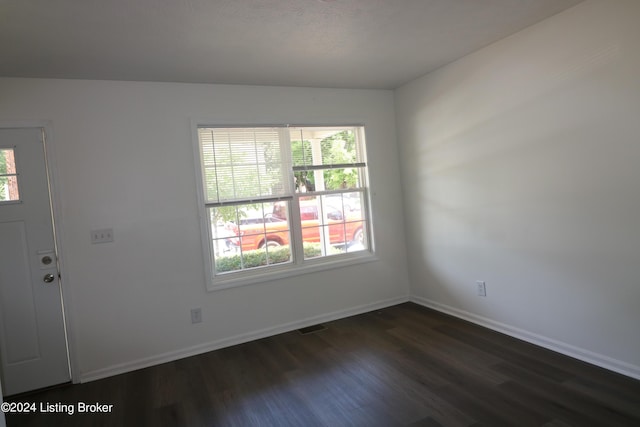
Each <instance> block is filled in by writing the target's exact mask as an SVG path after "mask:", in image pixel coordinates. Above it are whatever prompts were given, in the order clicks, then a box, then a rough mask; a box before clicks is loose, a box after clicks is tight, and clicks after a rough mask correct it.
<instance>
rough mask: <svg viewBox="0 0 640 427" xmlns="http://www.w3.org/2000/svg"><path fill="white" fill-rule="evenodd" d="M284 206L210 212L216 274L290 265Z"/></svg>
mask: <svg viewBox="0 0 640 427" xmlns="http://www.w3.org/2000/svg"><path fill="white" fill-rule="evenodd" d="M288 209H289V207H288V202H286V201H279V202H270V203H246V204H240V205H235V206H223V207H216V208H210V209H209V212H210V215H211V218H212V222H211V227H212V233H211V235H212V238H213V252H214V259H215V261H216V263H215V265H216V267H215V268H216V274H218V273H226V272H229V271H237V270H244V269H249V268H256V267H261V266H264V265H270V264H278V263H283V262H291V250H290V248H289V242H290V239H291V232H290V229H289V223H288V221H287V219H286V217H283V216H282V215H283V212H286V211H288Z"/></svg>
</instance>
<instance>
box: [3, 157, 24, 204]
mask: <svg viewBox="0 0 640 427" xmlns="http://www.w3.org/2000/svg"><path fill="white" fill-rule="evenodd" d="M18 200H20V191H19V189H18V171H17V170H16V157H15V151H14V149H13V148H0V203H3V202H14V201H18Z"/></svg>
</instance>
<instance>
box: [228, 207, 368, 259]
mask: <svg viewBox="0 0 640 427" xmlns="http://www.w3.org/2000/svg"><path fill="white" fill-rule="evenodd" d="M324 214H325V220H324V226H327V228H328V234H329V243H330V244H331V245H334V246H338V245H348V244H351V243H359V244H361V245H362V244H363V243H364V231H363V221H362V217H361V215H360V213H359V212H358V211H349V212H347V214H346V215H345V214H343V212H342V211H341V210H340V209H338V208H336V207H334V206H331V205H324ZM287 216H288V214H287V205H286V203H284V202H277V203H274V205H273V212H271V213H268V214H267V215H265V216H264V218H259V219H252V220H247V221H241V223H240V225H239V226H238V225H236V224H229V229H230V230H231V231H232V232H233V234H234V236H233V237H230V238H228V239H227V246H229V247H232V248H240V247H242V250H243V251H251V250H255V249H261V248H263V247H265V246H271V247H273V246H282V245H288V244H289V239H290V237H289V236H290V230H289V226H288V224H289V223H288V222H287V219H286V218H287ZM300 220H301V225H302V240H303V241H304V242H320V233H321V232H322V228H323V225H322V223H321V221H320V218H319V214H318V203H317V201H316V200H314V199H312V200H300Z"/></svg>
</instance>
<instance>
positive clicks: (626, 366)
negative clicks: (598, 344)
mask: <svg viewBox="0 0 640 427" xmlns="http://www.w3.org/2000/svg"><path fill="white" fill-rule="evenodd" d="M410 300H411V302H415V303H416V304H420V305H422V306H425V307H427V308H432V309H434V310H436V311H440V312H443V313H446V314H450V315H452V316H454V317H458V318H460V319H464V320H468V321H469V322H472V323H475V324H477V325H480V326H484V327H486V328H489V329H493V330H494V331H498V332H502V333H503V334H506V335H509V336H512V337H515V338H518V339H521V340H523V341H527V342H529V343H531V344H535V345H538V346H540V347H544V348H547V349H549V350H553V351H555V352H558V353H561V354H564V355H566V356H570V357H573V358H575V359H578V360H582V361H584V362H587V363H591V364H592V365H596V366H599V367H601V368H604V369H608V370H610V371H614V372H617V373H620V374H622V375H626V376H628V377H632V378H636V379H640V366H636V365H632V364H630V363H626V362H622V361H620V360H617V359H613V358H611V357H609V356H605V355H602V354H598V353H594V352H592V351H589V350H585V349H583V348H580V347H575V346H573V345H571V344H567V343H564V342H561V341H557V340H554V339H551V338H547V337H545V336H542V335H539V334H535V333H533V332H529V331H526V330H524V329H520V328H516V327H514V326H510V325H507V324H505V323H501V322H496V321H495V320H491V319H489V318H486V317H483V316H478V315H477V314H474V313H471V312H468V311H465V310H460V309H457V308H455V307H451V306H448V305H445V304H440V303H438V302H435V301H432V300H429V299H427V298H423V297H418V296H415V295H414V296H412V297H411V298H410Z"/></svg>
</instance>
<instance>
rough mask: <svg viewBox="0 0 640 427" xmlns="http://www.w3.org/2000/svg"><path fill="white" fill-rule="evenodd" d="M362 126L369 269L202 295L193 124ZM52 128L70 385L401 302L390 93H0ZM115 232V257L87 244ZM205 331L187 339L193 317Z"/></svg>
mask: <svg viewBox="0 0 640 427" xmlns="http://www.w3.org/2000/svg"><path fill="white" fill-rule="evenodd" d="M200 118H208V119H212V120H214V121H216V122H218V123H219V122H223V121H225V120H229V121H231V122H234V123H238V122H245V123H248V124H257V123H274V124H278V123H293V124H295V123H298V124H315V123H322V124H332V123H363V124H365V126H366V132H367V145H368V155H369V164H370V176H371V187H372V193H373V196H372V209H373V219H374V221H375V233H376V235H375V238H376V241H377V242H378V245H377V249H378V252H377V255H378V256H379V260H378V261H376V262H372V263H367V264H362V265H358V266H354V267H347V268H341V269H336V270H333V271H326V272H321V273H314V274H308V275H304V276H298V277H293V278H288V279H284V280H278V281H275V282H270V283H263V284H259V285H251V286H244V287H239V288H234V289H228V290H223V291H216V292H206V291H205V283H204V267H203V257H202V245H201V241H200V227H199V222H198V208H197V200H196V184H195V183H196V178H195V172H194V155H193V149H192V141H191V138H192V135H191V120H192V119H200ZM40 119H42V120H50V121H51V123H52V129H53V135H52V137H53V141H52V143H53V150H54V156H55V161H56V163H57V167H56V172H57V177H58V186H57V194H58V200H59V202H60V205H61V207H62V209H61V214H62V215H61V218H60V220H61V221H60V231H61V236H60V237H61V240H62V255H63V261H64V267H65V271H63V280H64V288H63V289H64V290H65V291H66V302H67V310H68V312H69V314H70V319H69V326H70V328H71V333H72V338H73V347H72V352H73V356H74V361H75V363H74V367H75V374H76V375H77V376H78V375H79V376H80V377H82V378H83V379H91V378H97V377H102V376H106V375H110V374H113V373H115V372H120V371H126V370H129V369H133V368H135V367H140V366H145V365H148V364H153V363H157V362H160V361H164V360H169V359H172V358H177V357H180V356H184V355H186V354H191V353H197V352H201V351H204V350H206V349H209V348H215V347H218V346H221V345H228V344H232V343H235V342H238V341H243V340H248V339H250V338H253V337H256V336H261V335H264V334H270V333H274V332H276V331H279V330H283V329H291V328H294V327H296V326H298V325H301V324H305V323H306V324H308V323H312V322H314V321H316V320H322V319H326V318H333V317H339V316H344V315H347V314H350V313H355V312H358V311H362V310H368V309H373V308H375V307H377V306H384V305H390V304H393V303H395V302H398V301H404V300H406V299H407V298H408V294H409V282H408V275H407V267H406V253H405V241H404V234H403V230H404V226H403V223H402V220H403V214H402V208H401V206H402V200H401V191H400V178H399V175H400V173H399V165H398V155H397V144H396V136H395V117H394V104H393V93H392V92H390V91H357V90H353V91H351V90H331V89H303V88H277V87H248V86H216V85H196V84H171V83H140V82H106V81H70V80H39V79H0V120H2V121H5V122H7V121H9V122H10V121H18V120H40ZM107 227H113V229H114V236H115V241H114V242H113V243H107V244H99V245H92V244H90V230H91V229H97V228H107ZM193 307H202V316H203V323H202V324H197V325H191V323H190V309H191V308H193Z"/></svg>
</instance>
